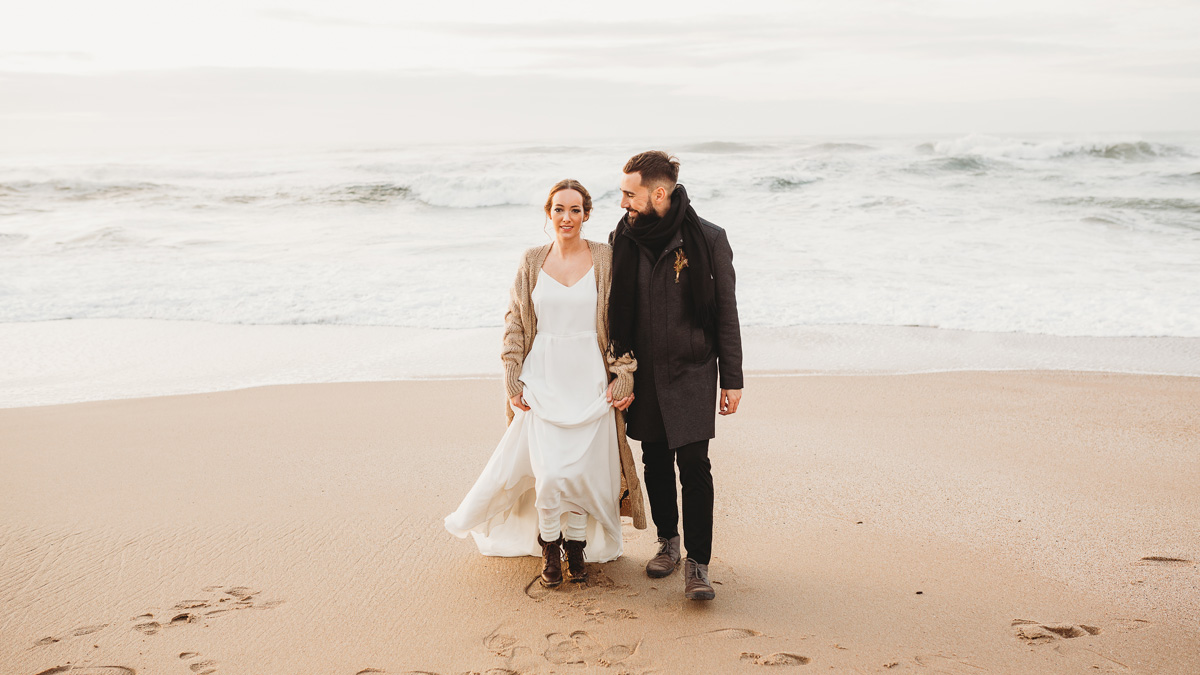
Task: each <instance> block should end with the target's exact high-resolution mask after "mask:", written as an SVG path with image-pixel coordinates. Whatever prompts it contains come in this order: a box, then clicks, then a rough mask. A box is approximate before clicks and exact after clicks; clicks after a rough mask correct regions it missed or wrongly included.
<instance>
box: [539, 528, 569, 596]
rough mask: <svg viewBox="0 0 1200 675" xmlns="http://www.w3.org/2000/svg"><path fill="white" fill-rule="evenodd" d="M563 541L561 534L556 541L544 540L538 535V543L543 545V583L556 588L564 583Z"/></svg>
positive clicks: (547, 586)
mask: <svg viewBox="0 0 1200 675" xmlns="http://www.w3.org/2000/svg"><path fill="white" fill-rule="evenodd" d="M562 543H563V538H562V537H561V536H560V537H559V538H558V539H556V540H554V541H549V542H547V541H542V535H540V534H539V535H538V544H540V545H541V546H542V585H543V586H545V587H546V588H554V587H555V586H558V585H559V584H561V583H562V580H563V575H562Z"/></svg>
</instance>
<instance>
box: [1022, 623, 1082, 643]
mask: <svg viewBox="0 0 1200 675" xmlns="http://www.w3.org/2000/svg"><path fill="white" fill-rule="evenodd" d="M1012 628H1013V635H1014V636H1015V637H1016V638H1017V639H1018V640H1021V641H1023V642H1026V643H1028V644H1046V643H1048V642H1054V641H1056V640H1059V639H1064V638H1065V639H1071V638H1078V637H1083V636H1085V635H1099V634H1100V629H1099V628H1098V627H1096V626H1089V625H1087V624H1082V623H1081V624H1069V623H1040V622H1037V621H1030V620H1029V619H1013V621H1012Z"/></svg>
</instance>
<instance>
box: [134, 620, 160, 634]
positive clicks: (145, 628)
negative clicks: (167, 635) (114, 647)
mask: <svg viewBox="0 0 1200 675" xmlns="http://www.w3.org/2000/svg"><path fill="white" fill-rule="evenodd" d="M133 629H134V630H136V631H137V632H139V633H145V634H146V635H154V634H155V633H157V632H158V631H160V630H162V624H160V623H159V622H157V621H144V622H142V623H138V624H134V626H133Z"/></svg>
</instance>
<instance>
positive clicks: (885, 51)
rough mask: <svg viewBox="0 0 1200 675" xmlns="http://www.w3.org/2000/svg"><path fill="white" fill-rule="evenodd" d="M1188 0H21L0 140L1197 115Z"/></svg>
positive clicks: (651, 131) (973, 123) (1136, 127)
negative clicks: (559, 0)
mask: <svg viewBox="0 0 1200 675" xmlns="http://www.w3.org/2000/svg"><path fill="white" fill-rule="evenodd" d="M1197 27H1200V1H1198V0H1187V1H1179V0H1138V1H1136V2H1135V1H1133V0H1040V1H1030V0H1004V1H997V0H955V1H953V2H951V1H944V0H873V1H867V0H837V2H831V1H828V0H827V1H823V2H816V1H810V0H792V1H790V2H767V1H762V0H738V1H737V2H728V1H725V2H719V3H718V2H695V1H691V2H667V3H646V2H625V1H620V2H605V3H575V4H571V5H564V4H563V3H544V2H513V1H509V0H506V1H501V2H495V1H493V2H454V1H440V2H430V1H428V0H425V1H422V2H396V1H391V2H385V1H370V0H349V1H342V2H338V3H332V2H325V3H318V2H288V3H286V5H285V4H283V3H279V2H263V1H261V0H249V1H245V0H242V1H238V2H232V1H228V0H208V1H206V2H203V3H199V2H162V1H161V0H159V1H156V2H138V1H134V0H111V1H108V2H104V3H97V2H94V1H91V2H54V1H44V2H24V3H21V4H20V5H18V6H16V7H10V8H7V9H6V11H5V17H4V20H3V21H2V22H0V125H2V126H0V148H4V147H38V146H41V145H43V144H46V145H54V144H71V143H84V142H91V141H95V140H96V138H97V137H103V138H107V139H110V140H111V141H112V142H114V143H118V144H119V143H125V142H144V143H166V142H187V141H193V142H197V143H205V142H215V141H218V140H221V139H226V140H230V141H231V142H240V141H248V140H255V139H256V140H260V141H264V142H292V141H295V140H297V139H301V138H304V139H308V140H313V141H329V142H370V141H371V140H372V139H375V140H380V141H405V140H447V139H455V138H461V139H470V140H474V139H483V140H542V139H545V140H552V139H563V138H571V137H579V138H587V139H595V138H620V137H624V136H629V135H631V134H632V135H638V136H654V135H660V134H668V133H673V135H677V136H698V137H702V138H705V139H734V138H747V137H756V136H770V135H774V136H795V135H809V134H866V133H956V132H969V131H991V132H1005V131H1009V132H1031V131H1047V132H1054V131H1060V132H1071V131H1084V132H1089V131H1130V132H1154V131H1169V130H1195V129H1197V128H1200V122H1197V120H1200V39H1197V38H1196V35H1197Z"/></svg>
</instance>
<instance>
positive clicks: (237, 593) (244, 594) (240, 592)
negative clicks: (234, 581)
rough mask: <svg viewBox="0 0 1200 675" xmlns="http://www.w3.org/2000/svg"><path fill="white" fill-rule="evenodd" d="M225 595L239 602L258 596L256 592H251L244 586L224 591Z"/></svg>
mask: <svg viewBox="0 0 1200 675" xmlns="http://www.w3.org/2000/svg"><path fill="white" fill-rule="evenodd" d="M225 595H231V596H233V597H235V598H237V599H238V601H239V602H247V601H249V600H250V598H252V597H254V596H256V595H258V591H252V590H250V589H249V588H246V587H245V586H234V587H233V588H230V589H229V590H227V591H225Z"/></svg>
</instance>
